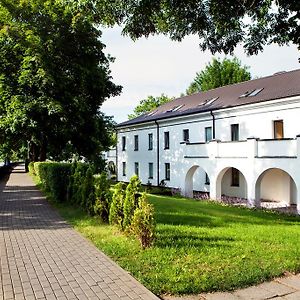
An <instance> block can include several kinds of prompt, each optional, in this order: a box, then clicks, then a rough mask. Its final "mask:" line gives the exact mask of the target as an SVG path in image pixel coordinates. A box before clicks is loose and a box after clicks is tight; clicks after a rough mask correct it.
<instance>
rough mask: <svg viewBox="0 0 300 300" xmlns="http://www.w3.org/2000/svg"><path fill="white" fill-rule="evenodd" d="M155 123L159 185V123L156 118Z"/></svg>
mask: <svg viewBox="0 0 300 300" xmlns="http://www.w3.org/2000/svg"><path fill="white" fill-rule="evenodd" d="M154 122H155V124H156V145H157V148H156V155H157V186H159V124H158V122H157V120H155V121H154Z"/></svg>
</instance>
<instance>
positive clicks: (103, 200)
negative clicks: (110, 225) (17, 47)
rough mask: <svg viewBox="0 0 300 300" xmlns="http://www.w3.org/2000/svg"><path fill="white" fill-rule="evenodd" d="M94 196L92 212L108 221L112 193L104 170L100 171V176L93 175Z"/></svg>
mask: <svg viewBox="0 0 300 300" xmlns="http://www.w3.org/2000/svg"><path fill="white" fill-rule="evenodd" d="M95 197H96V202H95V205H94V213H95V214H96V215H98V216H99V217H100V219H101V220H102V221H103V222H108V217H109V208H110V203H111V200H112V193H111V191H110V183H109V180H108V179H107V174H106V173H105V172H102V173H101V174H100V176H98V177H95Z"/></svg>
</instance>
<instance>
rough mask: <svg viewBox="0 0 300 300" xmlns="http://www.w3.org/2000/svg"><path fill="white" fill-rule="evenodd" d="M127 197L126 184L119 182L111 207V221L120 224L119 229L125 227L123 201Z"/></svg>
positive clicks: (113, 223) (115, 188)
mask: <svg viewBox="0 0 300 300" xmlns="http://www.w3.org/2000/svg"><path fill="white" fill-rule="evenodd" d="M124 199H125V184H124V183H123V182H119V183H117V184H116V185H115V187H114V192H113V196H112V202H111V206H110V209H109V223H110V224H112V225H118V227H119V229H122V228H123V218H124V213H123V203H124Z"/></svg>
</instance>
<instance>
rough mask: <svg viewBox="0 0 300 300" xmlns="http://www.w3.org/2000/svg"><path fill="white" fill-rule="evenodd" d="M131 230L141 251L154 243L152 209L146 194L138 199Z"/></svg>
mask: <svg viewBox="0 0 300 300" xmlns="http://www.w3.org/2000/svg"><path fill="white" fill-rule="evenodd" d="M130 227H131V230H132V232H133V233H134V234H135V235H136V237H137V238H138V240H139V241H140V244H141V246H142V248H143V249H145V248H149V247H150V246H151V245H152V244H153V241H154V231H155V223H154V208H153V205H151V204H149V203H148V202H147V196H146V193H143V194H142V196H141V197H140V198H139V203H138V207H137V208H136V209H135V211H134V215H133V218H132V222H131V226H130Z"/></svg>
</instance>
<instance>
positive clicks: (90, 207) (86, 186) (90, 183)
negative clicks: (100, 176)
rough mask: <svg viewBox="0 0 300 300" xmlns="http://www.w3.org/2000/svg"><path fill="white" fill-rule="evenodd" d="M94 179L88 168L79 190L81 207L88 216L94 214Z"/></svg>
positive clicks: (90, 169) (91, 171)
mask: <svg viewBox="0 0 300 300" xmlns="http://www.w3.org/2000/svg"><path fill="white" fill-rule="evenodd" d="M95 200H96V199H95V178H94V174H93V170H92V168H91V167H89V168H88V169H87V171H86V174H85V176H84V178H83V183H82V188H81V206H82V207H83V208H84V209H85V210H86V211H87V212H88V213H89V214H90V215H93V214H94V205H95Z"/></svg>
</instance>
